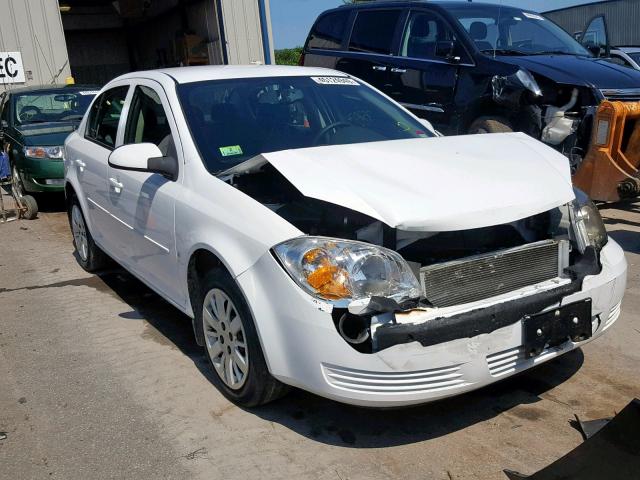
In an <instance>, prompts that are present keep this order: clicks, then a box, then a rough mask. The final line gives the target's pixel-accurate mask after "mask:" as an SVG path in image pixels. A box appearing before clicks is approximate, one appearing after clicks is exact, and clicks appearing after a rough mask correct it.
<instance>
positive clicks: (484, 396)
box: [100, 269, 584, 448]
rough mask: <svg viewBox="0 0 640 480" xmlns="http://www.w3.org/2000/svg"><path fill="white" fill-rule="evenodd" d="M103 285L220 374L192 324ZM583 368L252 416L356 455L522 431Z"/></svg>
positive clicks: (153, 299) (158, 335)
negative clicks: (493, 425)
mask: <svg viewBox="0 0 640 480" xmlns="http://www.w3.org/2000/svg"><path fill="white" fill-rule="evenodd" d="M100 279H101V280H102V281H103V282H104V284H105V285H104V289H105V290H108V291H110V292H112V293H113V294H115V295H117V296H118V297H120V298H121V299H122V300H124V301H125V302H126V303H127V304H128V305H129V306H130V307H131V309H132V310H131V311H130V312H126V313H123V314H121V315H120V317H121V318H124V319H127V320H132V321H145V322H147V323H148V325H149V328H150V330H152V331H151V332H146V333H145V336H147V337H152V338H153V340H154V341H157V342H160V343H164V344H167V345H168V346H170V347H173V346H175V347H177V348H178V349H180V351H182V353H184V354H185V355H186V356H187V357H189V358H190V359H191V360H192V361H193V363H194V365H195V366H196V367H197V368H198V370H199V371H200V372H201V373H202V375H204V376H205V377H206V378H207V379H209V381H211V380H212V376H213V375H215V374H214V373H213V371H212V369H210V367H209V364H208V361H207V360H206V358H205V356H204V353H203V349H202V348H200V347H199V346H198V345H197V344H196V342H195V339H194V337H193V331H192V326H191V320H190V319H189V318H188V317H186V316H185V315H183V314H182V313H180V312H178V311H177V310H176V309H175V308H173V307H171V306H170V305H169V304H167V303H166V302H165V301H164V300H162V299H161V298H160V297H159V296H158V295H156V294H155V293H153V292H152V291H151V290H149V289H148V288H147V287H146V286H144V285H143V284H142V283H141V282H139V281H138V280H137V279H135V278H134V277H132V276H131V275H130V274H128V273H126V272H124V271H123V270H120V269H116V270H112V271H109V272H105V273H102V274H100ZM583 361H584V357H583V354H582V351H580V350H576V351H573V352H570V353H568V354H566V355H564V356H562V357H560V358H558V359H556V360H554V361H551V362H549V363H546V364H543V365H541V366H539V367H537V368H535V369H533V370H531V371H528V372H525V373H522V374H520V375H517V376H515V377H513V378H511V379H507V380H505V381H503V382H500V383H498V384H495V385H491V386H489V387H485V388H483V389H481V390H479V391H476V392H471V393H468V394H464V395H461V396H458V397H453V398H450V399H446V400H441V401H439V402H435V403H430V404H426V405H421V406H417V407H411V408H405V409H386V410H380V409H366V408H358V407H353V406H349V405H343V404H340V403H337V402H334V401H331V400H327V399H324V398H321V397H318V396H316V395H313V394H310V393H307V392H304V391H301V390H298V389H292V391H291V392H290V393H289V394H288V395H287V396H286V397H284V398H282V399H280V400H278V401H276V402H273V403H271V404H269V405H266V406H263V407H260V408H255V409H248V410H247V412H249V413H251V414H253V415H257V416H258V417H260V418H263V419H265V420H267V421H270V422H275V423H278V424H280V425H282V426H284V427H286V428H288V429H290V430H292V431H294V432H296V433H298V434H299V435H303V436H305V437H307V438H310V439H313V440H315V441H318V442H321V443H325V444H330V445H338V446H343V447H353V448H379V447H388V446H394V445H405V444H411V443H415V442H420V441H424V440H428V439H433V438H438V437H441V436H443V435H447V434H448V433H451V432H454V431H457V430H461V429H464V428H467V427H469V426H471V425H474V424H476V423H478V422H483V421H486V420H489V419H491V418H493V417H495V416H497V415H499V414H500V413H502V412H505V411H507V410H511V409H513V408H514V407H517V406H520V405H524V406H526V408H519V409H517V410H516V411H515V412H514V415H510V416H509V417H508V418H509V419H510V420H509V421H511V422H512V423H513V425H512V428H514V429H515V428H518V427H519V426H521V423H520V421H521V420H522V421H525V420H526V421H531V420H537V419H538V418H541V417H543V416H544V413H545V412H544V410H543V409H541V408H538V407H536V406H535V404H536V403H537V402H539V401H541V397H540V396H541V395H543V394H544V393H545V392H548V391H549V390H550V389H552V388H554V387H555V386H557V385H559V384H561V383H563V382H565V381H566V380H568V379H569V378H571V377H572V376H573V375H574V374H575V373H576V372H577V371H578V370H579V369H580V367H581V366H582V364H583ZM545 399H547V400H552V401H557V402H559V403H563V402H560V401H559V400H556V399H555V398H554V397H553V396H552V395H545ZM567 406H569V407H571V405H570V404H567Z"/></svg>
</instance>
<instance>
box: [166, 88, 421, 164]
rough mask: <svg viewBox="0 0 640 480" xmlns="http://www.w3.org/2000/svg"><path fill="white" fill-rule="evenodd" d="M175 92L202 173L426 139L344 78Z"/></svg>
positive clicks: (405, 117)
mask: <svg viewBox="0 0 640 480" xmlns="http://www.w3.org/2000/svg"><path fill="white" fill-rule="evenodd" d="M178 95H179V97H180V102H181V104H182V107H183V110H184V112H185V115H186V117H187V122H188V123H189V127H190V129H191V133H192V135H193V138H194V140H195V142H196V145H197V147H198V149H199V151H200V155H201V156H202V158H203V160H204V162H205V164H206V166H207V169H208V170H209V171H210V172H212V173H218V172H221V171H224V170H226V169H228V168H231V167H233V166H235V165H237V164H239V163H241V162H243V161H244V160H247V159H249V158H252V157H254V156H256V155H258V154H261V153H268V152H274V151H279V150H288V149H297V148H306V147H313V146H318V145H341V144H349V143H363V142H375V141H384V140H399V139H406V138H420V137H430V136H433V134H432V133H431V132H430V131H428V130H427V129H426V128H425V127H424V126H423V125H422V124H421V123H420V122H418V121H417V120H416V119H415V118H414V117H412V116H411V115H409V114H407V113H406V112H405V111H403V110H402V109H401V108H399V107H398V105H396V104H395V103H393V102H391V101H389V100H388V99H386V98H385V97H383V96H382V95H380V94H379V93H377V92H375V91H374V90H372V89H371V88H369V87H367V86H364V85H361V84H360V83H359V82H357V81H355V80H352V79H349V78H344V77H335V76H328V77H272V78H243V79H233V80H214V81H205V82H197V83H188V84H183V85H180V86H179V87H178Z"/></svg>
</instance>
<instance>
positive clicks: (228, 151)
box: [220, 145, 242, 157]
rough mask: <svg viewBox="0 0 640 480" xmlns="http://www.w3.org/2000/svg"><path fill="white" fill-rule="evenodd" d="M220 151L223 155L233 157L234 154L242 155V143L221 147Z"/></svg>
mask: <svg viewBox="0 0 640 480" xmlns="http://www.w3.org/2000/svg"><path fill="white" fill-rule="evenodd" d="M220 153H221V154H222V156H223V157H232V156H234V155H242V148H241V147H240V145H230V146H228V147H220Z"/></svg>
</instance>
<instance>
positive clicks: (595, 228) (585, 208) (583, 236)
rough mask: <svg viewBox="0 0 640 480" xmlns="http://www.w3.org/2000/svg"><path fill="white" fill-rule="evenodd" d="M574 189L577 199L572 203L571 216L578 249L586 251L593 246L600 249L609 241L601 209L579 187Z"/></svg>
mask: <svg viewBox="0 0 640 480" xmlns="http://www.w3.org/2000/svg"><path fill="white" fill-rule="evenodd" d="M574 191H575V194H576V199H575V200H574V201H573V202H572V204H571V207H572V208H571V214H572V215H571V217H572V222H573V227H574V230H575V233H576V241H577V243H578V249H579V250H580V251H581V252H584V250H585V248H587V247H588V246H591V247H594V248H595V249H596V250H597V251H600V250H602V247H604V246H605V245H606V244H607V242H608V241H609V236H608V235H607V230H606V228H605V226H604V222H603V221H602V216H601V215H600V211H599V210H598V207H596V205H595V204H594V203H593V202H592V201H591V199H589V197H588V196H587V195H586V194H585V193H584V192H582V191H581V190H578V189H577V188H576V189H574Z"/></svg>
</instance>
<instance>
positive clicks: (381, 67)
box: [371, 65, 387, 72]
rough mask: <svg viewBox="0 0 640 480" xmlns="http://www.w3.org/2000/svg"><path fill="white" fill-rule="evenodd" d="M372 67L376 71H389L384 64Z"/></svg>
mask: <svg viewBox="0 0 640 480" xmlns="http://www.w3.org/2000/svg"><path fill="white" fill-rule="evenodd" d="M371 68H372V69H374V70H375V71H376V72H386V71H387V67H385V66H384V65H374V66H373V67H371Z"/></svg>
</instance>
